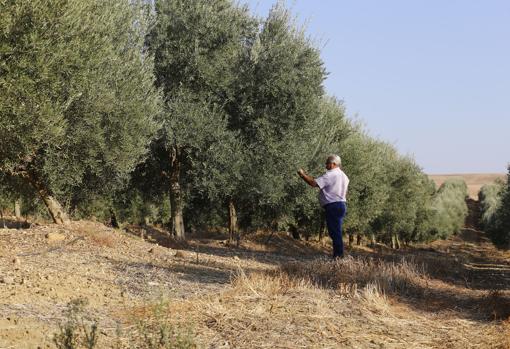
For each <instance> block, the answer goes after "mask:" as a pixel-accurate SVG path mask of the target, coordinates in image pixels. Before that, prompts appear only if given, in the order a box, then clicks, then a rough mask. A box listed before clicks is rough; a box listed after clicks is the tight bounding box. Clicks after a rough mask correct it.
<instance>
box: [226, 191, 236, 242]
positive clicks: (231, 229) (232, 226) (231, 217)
mask: <svg viewBox="0 0 510 349" xmlns="http://www.w3.org/2000/svg"><path fill="white" fill-rule="evenodd" d="M237 235H238V232H237V212H236V207H235V205H234V201H233V200H232V199H230V200H229V201H228V242H229V243H230V244H232V243H233V242H234V239H238V236H237Z"/></svg>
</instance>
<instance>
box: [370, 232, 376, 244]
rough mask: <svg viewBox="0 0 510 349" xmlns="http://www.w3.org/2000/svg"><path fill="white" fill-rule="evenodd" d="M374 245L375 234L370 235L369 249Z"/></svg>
mask: <svg viewBox="0 0 510 349" xmlns="http://www.w3.org/2000/svg"><path fill="white" fill-rule="evenodd" d="M375 243H376V241H375V234H374V233H372V234H370V245H371V247H375Z"/></svg>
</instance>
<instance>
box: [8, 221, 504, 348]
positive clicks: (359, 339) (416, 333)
mask: <svg viewBox="0 0 510 349" xmlns="http://www.w3.org/2000/svg"><path fill="white" fill-rule="evenodd" d="M268 238H269V235H268V234H264V233H260V234H253V235H251V236H249V237H248V238H246V239H245V240H244V242H243V243H242V244H241V246H240V247H229V246H228V245H227V243H226V241H225V240H224V237H223V236H222V235H221V234H217V235H216V236H210V237H208V238H204V237H200V238H198V237H194V238H193V237H192V238H191V239H190V240H189V242H187V243H186V244H179V243H177V242H175V241H172V240H170V239H168V238H167V237H166V235H165V233H164V232H162V231H159V230H157V229H154V228H145V229H141V228H136V227H130V228H128V229H126V230H114V229H110V228H107V227H105V226H103V225H102V224H99V223H94V222H85V221H80V222H73V223H72V224H71V225H70V226H66V227H61V226H57V225H35V226H32V227H30V228H27V229H0V348H54V347H55V345H54V344H53V339H52V338H53V336H54V334H55V333H56V332H57V331H58V325H59V324H60V323H62V322H63V321H64V320H65V309H66V305H67V304H68V302H70V301H71V300H73V299H76V298H79V297H80V298H83V299H87V300H88V302H89V305H88V311H89V313H90V315H91V316H92V317H93V318H94V319H96V320H97V321H98V324H99V329H100V338H99V340H100V342H99V343H100V344H99V345H98V348H112V347H115V346H114V344H113V343H115V342H116V340H117V339H118V337H119V336H120V337H122V336H123V334H122V333H123V332H122V331H124V333H125V331H129V326H130V320H129V318H130V317H131V318H132V316H136V314H137V312H138V311H139V310H140V309H144V308H146V307H149V306H151V305H153V304H155V303H157V302H159V301H160V300H161V299H164V300H166V301H167V303H166V304H167V305H165V307H167V308H165V309H168V311H169V312H171V314H172V316H171V319H170V321H171V322H172V323H174V324H175V325H176V326H181V325H182V326H189V327H190V328H191V331H192V336H193V338H194V341H195V343H196V345H197V346H198V347H203V348H267V347H272V348H341V347H345V348H510V346H509V344H510V343H508V338H509V337H510V332H509V330H510V324H509V323H508V320H507V319H508V317H509V316H510V291H509V290H510V259H509V258H510V255H509V253H508V252H505V251H499V250H496V249H495V248H494V247H493V246H492V245H491V244H490V242H489V241H488V240H487V239H486V237H485V236H484V235H483V233H481V232H478V231H476V230H469V229H466V230H465V231H464V232H463V233H462V234H460V235H459V236H456V237H453V238H451V239H450V240H447V241H440V242H435V243H433V244H431V245H423V246H415V247H413V248H406V249H402V250H399V251H393V250H389V249H387V248H385V247H383V246H379V247H377V248H375V249H371V248H368V247H362V246H360V247H353V248H352V249H351V250H350V252H349V254H350V256H349V257H348V258H346V259H345V260H343V261H340V262H331V261H329V259H328V258H327V254H326V253H327V252H328V251H329V244H328V241H324V242H321V243H319V242H303V241H295V240H293V239H291V238H290V237H288V236H287V235H285V234H274V235H272V236H271V238H270V241H269V242H268V243H267V244H266V242H267V240H268ZM402 260H409V261H411V263H414V264H413V265H417V266H419V268H420V272H419V273H415V272H413V273H414V274H412V275H414V276H412V277H411V279H409V280H410V281H409V280H408V281H406V282H407V283H406V284H405V285H407V286H406V287H405V288H402V289H398V290H397V291H391V292H390V291H388V292H385V290H384V289H382V288H380V287H378V286H377V283H370V282H369V281H370V277H372V276H370V275H369V276H366V277H365V279H362V278H361V277H358V278H354V277H352V278H350V279H349V280H350V281H349V280H347V281H345V282H344V281H343V279H342V281H341V282H337V283H336V284H334V285H333V284H331V282H329V281H327V282H316V281H314V280H313V277H311V278H308V277H303V275H308V274H303V275H301V274H300V273H301V271H303V272H305V271H306V272H307V273H309V275H312V276H313V275H314V274H317V275H319V274H320V272H319V271H320V270H326V272H325V274H326V275H328V273H330V272H329V271H328V270H337V271H340V274H341V275H343V276H340V277H344V276H345V275H348V274H349V272H348V270H351V272H352V270H354V269H352V268H354V266H356V265H361V267H360V268H361V269H359V271H358V272H355V273H358V274H360V275H361V274H363V273H364V269H363V268H365V267H363V265H365V264H363V263H369V264H370V263H372V264H370V265H372V266H373V265H377V266H384V268H387V269H388V268H389V269H391V268H393V267H392V266H398V265H400V266H402ZM370 261H371V262H370ZM332 263H337V264H332ZM360 263H361V264H360ZM374 263H375V264H374ZM399 263H400V264H399ZM405 263H407V262H405ZM405 263H404V267H405V265H407V264H405ZM367 265H368V264H367ZM289 266H291V267H289ZM349 268H350V269H349ZM381 268H382V267H381ZM308 269H310V270H308ZM389 269H388V270H389ZM289 270H294V272H289ZM295 270H298V271H300V270H301V271H300V272H298V273H296V272H295ZM307 270H308V271H307ZM375 270H376V271H377V269H375ZM344 271H345V272H344ZM298 274H299V275H298ZM376 274H377V272H376ZM389 275H390V276H389V277H390V278H392V277H393V276H392V275H393V274H389ZM395 275H396V274H395ZM399 275H400V274H399ZM375 277H379V278H380V276H375ZM412 278H415V279H416V280H414V279H412ZM367 280H368V281H367ZM330 281H331V280H330ZM383 281H384V280H383ZM391 282H393V281H391ZM409 285H411V286H409ZM418 288H419V290H418ZM119 333H120V334H119Z"/></svg>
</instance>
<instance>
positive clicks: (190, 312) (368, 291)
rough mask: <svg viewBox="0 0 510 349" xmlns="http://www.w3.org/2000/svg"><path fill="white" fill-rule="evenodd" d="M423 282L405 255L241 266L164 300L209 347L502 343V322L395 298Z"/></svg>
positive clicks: (489, 345) (176, 318)
mask: <svg viewBox="0 0 510 349" xmlns="http://www.w3.org/2000/svg"><path fill="white" fill-rule="evenodd" d="M427 282H428V278H427V275H426V274H424V273H423V272H422V270H421V268H419V267H417V266H416V265H414V264H412V263H409V262H407V261H405V260H403V261H401V262H382V261H380V260H371V259H366V258H349V259H346V260H342V261H338V262H330V261H326V260H318V261H314V262H311V263H298V262H295V263H289V264H285V265H283V266H281V267H279V268H275V269H273V270H271V271H269V272H256V273H252V274H248V275H247V274H246V273H245V272H244V271H243V270H242V269H239V271H238V273H237V274H236V275H235V277H234V278H233V279H232V282H231V287H230V288H229V289H227V290H226V291H223V292H221V293H219V294H214V295H208V296H205V297H200V298H193V299H188V300H186V301H184V302H183V301H175V302H170V304H169V306H168V312H169V313H170V314H172V317H171V319H170V320H169V321H172V322H173V323H174V324H175V325H178V324H179V323H182V322H183V321H186V322H192V323H194V324H195V326H196V327H195V333H196V335H197V338H196V340H197V343H198V344H199V346H200V347H210V348H339V347H342V348H404V347H405V348H506V346H505V345H506V342H505V341H507V340H508V339H507V335H508V334H510V333H509V332H508V329H509V326H508V325H507V324H506V323H501V324H500V323H497V322H486V321H478V320H472V319H468V318H462V317H459V316H457V315H458V314H456V315H453V314H452V313H451V312H449V311H444V312H441V313H437V312H426V311H422V310H419V309H416V308H413V307H412V305H410V304H407V305H406V304H404V303H401V302H398V301H397V300H396V299H395V298H394V297H393V296H399V295H408V296H409V295H412V297H416V298H417V299H419V298H420V295H419V294H417V293H416V290H417V289H418V287H417V286H419V285H422V284H424V283H427ZM494 299H495V298H494V297H493V300H494ZM422 301H423V302H426V299H422ZM505 331H507V332H505Z"/></svg>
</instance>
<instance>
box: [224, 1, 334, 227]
mask: <svg viewBox="0 0 510 349" xmlns="http://www.w3.org/2000/svg"><path fill="white" fill-rule="evenodd" d="M249 44H250V49H249V51H247V55H246V56H245V60H244V62H243V64H242V66H241V67H242V71H241V73H240V75H241V76H242V79H243V82H242V83H240V84H239V91H238V93H237V94H236V97H235V99H234V100H233V102H232V103H231V104H230V105H229V107H230V113H229V117H230V119H229V121H230V125H231V128H232V129H234V130H237V131H238V132H239V133H240V135H241V137H242V139H243V141H244V144H245V147H246V154H247V157H248V161H247V165H246V166H243V181H242V182H239V183H238V184H239V185H238V188H237V191H236V192H237V193H238V194H239V195H238V196H239V200H238V202H237V205H239V207H241V211H242V213H243V217H241V219H242V220H243V224H244V225H251V226H253V227H257V226H258V227H276V226H277V225H278V223H279V222H282V221H284V220H285V219H286V217H287V218H289V217H291V216H292V209H293V206H294V204H295V203H296V201H297V200H299V198H298V197H297V196H296V195H299V194H300V193H302V192H303V190H302V186H301V185H302V183H299V182H298V178H297V176H295V171H296V168H297V167H298V166H300V165H301V166H305V165H308V164H309V163H313V161H314V159H315V158H316V154H315V153H317V152H315V148H316V144H315V143H316V142H314V137H315V136H316V135H317V133H318V132H319V131H320V132H323V131H326V130H319V129H318V128H317V124H315V123H314V121H315V120H317V119H318V115H319V113H320V111H319V106H320V103H321V101H322V97H323V93H324V91H323V85H322V83H323V81H324V78H325V76H326V73H325V70H324V66H323V62H322V61H321V59H320V52H319V50H317V49H316V48H315V47H314V45H313V43H312V42H311V41H310V40H309V39H308V38H307V37H306V36H305V35H304V33H303V30H302V29H300V28H298V27H297V26H296V25H295V23H294V22H293V20H292V17H291V15H290V13H289V11H288V10H286V9H285V8H283V7H282V6H281V5H276V6H275V7H273V8H272V9H271V11H270V12H269V14H268V16H267V17H266V18H265V19H264V20H263V21H262V24H261V27H260V30H259V31H258V32H257V35H256V37H255V38H254V40H252V41H250V42H249ZM321 161H323V160H321ZM306 195H308V194H306Z"/></svg>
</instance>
